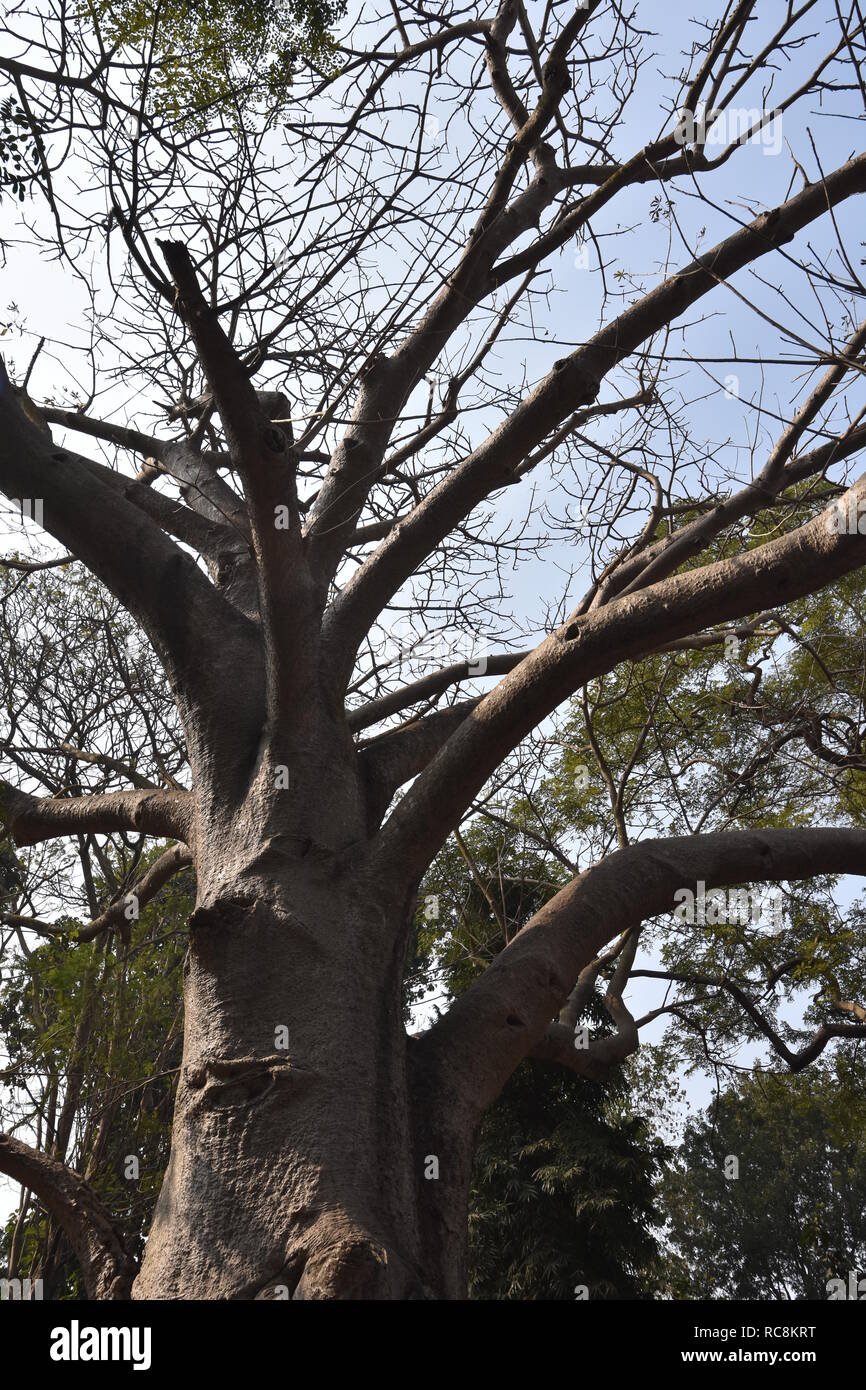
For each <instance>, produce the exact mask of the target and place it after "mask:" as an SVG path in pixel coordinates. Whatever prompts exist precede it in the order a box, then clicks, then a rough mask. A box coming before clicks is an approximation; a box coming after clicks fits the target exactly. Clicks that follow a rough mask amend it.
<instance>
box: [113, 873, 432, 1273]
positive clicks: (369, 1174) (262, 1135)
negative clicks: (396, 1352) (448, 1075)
mask: <svg viewBox="0 0 866 1390" xmlns="http://www.w3.org/2000/svg"><path fill="white" fill-rule="evenodd" d="M309 859H310V861H311V862H304V861H302V862H301V864H300V865H298V864H295V865H294V866H293V868H292V871H291V873H290V874H286V875H285V876H284V878H283V881H279V879H275V878H272V879H271V880H270V881H267V880H265V879H263V878H262V879H259V880H258V881H257V882H256V883H255V884H254V885H252V886H251V885H250V884H249V883H246V884H237V885H235V896H234V898H233V899H232V896H231V894H230V893H229V891H228V890H227V889H225V888H224V889H223V892H222V894H221V896H220V898H219V900H218V901H217V902H214V903H209V904H208V905H207V906H199V907H198V908H197V910H196V912H195V913H194V915H193V918H192V921H191V928H190V947H189V953H188V957H187V961H186V965H185V969H184V976H185V979H184V989H185V1009H186V1034H185V1041H184V1054H183V1062H182V1067H181V1074H180V1079H179V1085H178V1092H177V1099H176V1108H175V1116H174V1126H173V1134H172V1151H171V1158H170V1162H169V1166H168V1170H167V1172H166V1176H165V1180H164V1182H163V1186H162V1190H161V1193H160V1196H159V1200H158V1204H157V1209H156V1215H155V1219H154V1223H153V1227H152V1230H151V1233H150V1236H149V1239H148V1243H147V1249H146V1253H145V1258H144V1262H143V1267H142V1271H141V1274H140V1275H139V1278H138V1280H137V1281H136V1284H135V1289H134V1295H133V1296H134V1297H135V1298H161V1299H171V1298H190V1297H194V1298H225V1299H254V1298H286V1297H292V1298H297V1299H309V1298H329V1299H348V1298H365V1299H405V1298H423V1297H427V1296H434V1295H435V1292H436V1290H434V1289H433V1288H431V1287H429V1285H428V1284H427V1282H426V1278H425V1275H424V1274H423V1272H422V1258H421V1253H422V1252H421V1240H420V1234H419V1219H418V1204H417V1196H416V1194H417V1189H418V1182H419V1175H418V1172H417V1162H416V1154H415V1149H414V1140H413V1118H412V1110H411V1106H410V1102H409V1090H408V1081H407V1058H406V1050H407V1045H406V1038H405V1032H404V1028H403V1024H402V1009H401V1000H400V989H401V966H402V960H401V959H397V958H396V956H395V954H394V950H393V946H392V945H391V944H390V943H391V942H393V940H394V939H398V940H399V939H400V932H399V931H396V932H395V931H394V930H392V927H393V922H392V921H390V920H389V916H390V914H389V912H388V911H387V909H386V910H383V909H382V908H381V907H377V908H374V909H371V906H370V904H371V903H376V902H377V898H376V896H375V895H374V894H372V893H370V892H369V885H368V884H366V883H365V874H364V870H363V866H361V865H357V866H355V868H354V870H353V869H351V868H349V869H346V868H344V869H343V872H342V873H340V872H339V870H338V869H336V866H335V865H334V864H333V863H331V862H328V858H327V856H319V855H317V854H316V853H311V854H310V856H309ZM317 859H321V860H322V862H315V861H316V860H317ZM335 873H336V875H337V881H336V882H334V881H333V878H334V874H335ZM289 878H290V879H291V883H288V882H287V881H286V880H287V879H289ZM200 897H201V895H200ZM379 901H381V895H380V897H379ZM391 908H392V910H393V905H391ZM383 976H384V977H386V978H387V980H388V987H387V989H386V991H385V993H384V994H383V992H382V988H381V983H382V979H383ZM420 1180H421V1181H423V1178H421V1179H420Z"/></svg>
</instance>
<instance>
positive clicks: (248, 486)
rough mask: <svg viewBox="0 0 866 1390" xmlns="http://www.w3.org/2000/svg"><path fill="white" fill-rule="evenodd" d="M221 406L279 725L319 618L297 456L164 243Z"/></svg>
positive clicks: (306, 664) (297, 688)
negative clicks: (243, 504) (240, 493)
mask: <svg viewBox="0 0 866 1390" xmlns="http://www.w3.org/2000/svg"><path fill="white" fill-rule="evenodd" d="M160 249H161V251H162V253H163V255H164V256H165V260H166V263H167V265H168V267H169V270H170V271H171V275H172V279H173V280H174V283H175V285H176V286H177V306H178V309H179V311H180V313H181V315H182V317H183V321H184V323H185V324H186V326H187V328H188V329H189V332H190V335H191V336H192V339H193V342H194V343H195V347H196V351H197V353H198V356H199V360H200V362H201V365H202V368H203V369H204V372H205V375H206V377H207V380H208V384H209V385H210V388H211V391H212V393H213V398H214V402H215V404H216V406H217V409H218V410H219V414H220V419H221V421H222V425H223V429H224V430H225V435H226V439H227V442H228V446H229V452H230V454H231V457H232V460H233V462H234V464H235V466H236V468H237V470H238V473H239V475H240V477H241V480H242V482H243V486H244V494H245V496H246V499H247V507H248V511H249V520H250V526H251V532H252V543H253V548H254V552H255V558H256V566H257V572H258V594H259V611H260V613H261V618H262V625H263V630H264V638H265V656H266V671H267V703H268V713H269V715H270V716H271V719H272V721H273V723H274V725H276V724H279V722H280V721H281V719H283V718H284V717H286V716H288V715H290V714H291V713H292V711H293V709H294V708H295V707H296V705H297V702H298V700H299V699H304V698H309V692H310V685H311V682H312V679H313V656H314V650H313V649H314V643H315V635H317V633H318V617H317V614H316V613H315V610H314V603H313V594H312V584H311V580H310V576H309V573H308V566H307V560H306V555H305V553H304V547H303V543H302V537H301V520H300V510H299V507H298V495H297V487H296V479H295V472H296V467H297V455H296V454H295V452H294V450H293V449H292V448H291V447H290V443H289V440H288V439H287V438H286V435H285V434H284V433H283V430H282V429H281V428H279V427H278V426H277V425H275V424H273V423H272V422H271V420H270V419H269V417H268V414H267V411H266V410H265V409H264V407H263V406H262V404H261V402H260V400H259V398H258V396H257V395H256V392H255V390H254V388H253V385H252V383H251V381H250V377H249V372H248V370H247V368H246V367H245V366H244V365H243V363H242V362H241V360H240V358H239V356H238V354H237V352H236V351H235V349H234V347H233V345H232V344H231V343H230V341H229V339H228V337H227V336H226V334H225V333H224V331H223V328H222V325H221V324H220V322H219V319H218V317H217V315H216V313H215V312H214V310H213V309H212V308H211V306H210V305H209V304H208V303H207V301H206V300H205V298H204V296H203V294H202V292H201V289H200V287H199V284H198V280H197V278H196V273H195V269H194V267H193V264H192V261H191V259H190V256H189V252H188V251H187V249H186V247H185V246H184V245H183V244H182V243H179V242H161V243H160Z"/></svg>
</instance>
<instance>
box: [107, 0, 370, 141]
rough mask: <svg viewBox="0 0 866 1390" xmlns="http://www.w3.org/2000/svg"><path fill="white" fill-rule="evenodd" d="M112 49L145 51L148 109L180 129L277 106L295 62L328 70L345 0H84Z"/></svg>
mask: <svg viewBox="0 0 866 1390" xmlns="http://www.w3.org/2000/svg"><path fill="white" fill-rule="evenodd" d="M88 11H89V12H90V13H91V14H92V16H93V17H94V19H95V20H96V21H97V22H98V23H99V25H100V27H101V29H102V33H103V37H104V38H105V39H107V40H108V41H109V42H111V43H113V44H118V45H123V46H128V47H131V48H136V49H143V50H144V52H145V54H146V55H147V61H148V72H147V77H146V79H145V81H146V84H147V93H148V97H149V101H150V103H151V109H153V110H154V111H157V112H158V113H159V114H160V115H163V116H166V117H167V118H168V119H170V120H171V121H172V122H173V123H174V124H175V125H177V126H178V128H180V129H185V128H187V127H190V126H192V127H195V126H199V125H201V123H202V122H203V120H204V119H205V118H206V117H207V116H214V115H220V116H222V117H224V118H227V119H229V120H230V121H234V120H236V119H237V118H238V117H239V116H240V114H241V112H242V111H244V110H245V109H247V108H249V107H250V106H252V105H253V104H254V103H256V102H266V103H268V104H269V105H272V106H279V105H280V104H281V102H282V100H283V99H284V98H285V95H286V92H287V91H288V88H289V87H290V86H291V82H292V73H293V71H294V70H295V69H296V67H297V65H298V64H299V63H300V62H301V61H307V62H309V63H312V64H316V65H319V66H324V67H327V66H328V65H329V64H330V63H331V62H332V59H333V50H334V45H333V41H332V39H331V37H330V29H331V27H332V26H333V25H334V24H335V23H336V22H337V21H338V20H339V19H340V18H341V17H342V16H343V15H344V14H345V11H346V4H345V0H275V3H272V0H167V2H166V3H164V4H160V5H153V4H149V3H147V0H90V3H89V4H88Z"/></svg>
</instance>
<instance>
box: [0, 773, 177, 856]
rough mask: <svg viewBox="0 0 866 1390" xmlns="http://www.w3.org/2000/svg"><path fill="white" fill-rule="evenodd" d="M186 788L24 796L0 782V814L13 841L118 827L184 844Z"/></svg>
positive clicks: (108, 831) (37, 840)
mask: <svg viewBox="0 0 866 1390" xmlns="http://www.w3.org/2000/svg"><path fill="white" fill-rule="evenodd" d="M194 805H195V799H194V797H193V794H192V792H187V791H148V790H144V791H130V792H104V793H101V794H100V793H96V794H94V795H93V796H69V797H66V796H47V797H37V796H30V795H28V793H27V792H22V791H18V790H17V789H16V788H15V787H13V786H12V785H11V784H10V783H9V782H0V815H2V818H3V821H4V822H5V824H6V825H7V827H8V829H9V831H10V833H11V834H12V837H13V839H14V840H15V843H16V844H18V845H35V844H39V843H40V842H41V841H43V840H53V839H57V838H58V837H60V836H64V835H88V834H90V835H111V834H113V833H114V832H115V831H118V830H132V831H138V832H139V833H141V834H145V835H157V836H171V837H172V838H173V839H178V840H182V841H183V842H184V843H185V844H190V843H191V842H192V839H193V832H194V823H193V815H194Z"/></svg>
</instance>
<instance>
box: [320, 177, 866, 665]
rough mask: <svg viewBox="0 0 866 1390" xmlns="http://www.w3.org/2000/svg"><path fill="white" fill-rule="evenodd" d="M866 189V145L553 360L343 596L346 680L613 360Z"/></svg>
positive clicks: (337, 623)
mask: <svg viewBox="0 0 866 1390" xmlns="http://www.w3.org/2000/svg"><path fill="white" fill-rule="evenodd" d="M864 189H866V155H860V156H858V157H857V158H855V159H852V160H849V162H848V163H847V164H844V165H842V166H841V167H840V168H839V169H836V170H835V171H834V172H833V173H832V174H828V175H827V177H826V178H825V179H824V180H823V181H822V182H821V183H818V184H810V185H809V186H808V187H806V188H804V189H803V190H802V192H800V193H798V194H797V195H796V196H795V197H793V198H791V199H789V201H788V202H786V203H784V204H782V205H781V206H779V207H776V208H774V209H772V210H771V211H769V212H766V213H762V214H761V215H760V216H759V217H756V218H755V219H754V220H753V221H752V222H750V223H748V224H747V225H746V226H744V227H741V228H740V229H739V230H738V231H736V232H734V233H733V234H732V235H731V236H729V237H727V238H726V239H725V240H724V241H721V242H719V243H718V244H717V245H716V246H715V247H713V248H712V250H710V251H708V252H706V254H705V255H703V256H700V257H699V258H698V259H697V260H695V261H693V262H692V263H691V264H690V265H688V266H686V267H685V268H684V269H683V270H681V271H678V272H677V273H676V274H674V275H672V276H670V277H669V278H668V279H667V280H665V281H663V282H662V284H660V285H659V286H658V287H657V288H656V289H654V290H652V291H650V293H649V294H647V295H644V296H643V298H642V299H640V300H638V302H637V303H636V304H634V305H632V306H631V307H630V308H629V309H626V310H625V312H624V313H622V314H620V315H619V317H618V318H616V319H614V320H613V321H612V323H610V324H608V325H607V326H606V327H605V328H603V329H602V330H601V331H600V332H599V333H597V334H595V336H594V337H593V338H591V339H590V340H589V342H587V343H586V344H584V345H583V346H582V347H580V348H577V349H576V350H575V351H574V352H573V353H571V355H570V356H568V357H565V358H562V359H561V360H560V361H559V362H557V363H555V364H554V367H553V369H552V370H551V371H550V372H549V373H548V374H547V376H546V377H545V378H544V379H543V380H542V381H541V382H540V384H539V385H538V386H537V387H536V388H535V390H534V391H533V392H532V393H531V395H530V396H528V397H527V398H526V399H525V400H524V401H523V402H522V403H521V405H519V406H518V407H517V409H516V410H515V411H513V412H512V414H511V415H509V416H508V418H507V419H506V420H505V421H503V423H502V424H501V425H500V426H499V427H498V428H497V429H496V430H494V432H493V433H492V434H491V435H490V436H488V438H487V439H486V440H485V441H484V442H483V443H482V444H481V445H479V447H478V448H477V449H475V450H473V452H472V453H471V454H469V455H468V456H467V457H466V458H465V459H464V460H463V462H462V463H460V464H459V465H458V466H457V467H456V468H455V469H454V470H453V471H452V472H451V473H449V474H448V476H447V477H446V478H445V479H444V480H443V481H442V482H441V483H439V484H438V485H437V486H436V487H435V488H433V490H432V491H431V492H430V493H429V494H428V495H427V496H426V497H425V498H424V500H423V501H422V502H421V503H420V504H419V505H418V506H417V507H416V508H415V509H414V511H413V512H411V513H410V514H409V516H408V517H406V518H404V519H403V520H402V521H400V522H399V523H398V524H397V526H396V527H395V528H394V530H393V531H392V532H391V533H390V534H389V535H388V537H387V539H386V540H384V541H383V542H382V544H381V545H380V546H379V547H378V548H377V549H376V550H375V551H374V552H373V554H372V555H371V556H369V557H368V559H367V560H365V562H364V564H363V565H362V566H361V567H360V569H359V570H358V571H357V572H356V574H354V575H353V576H352V578H351V580H350V581H349V583H348V584H347V585H346V586H345V588H344V589H343V591H342V593H341V594H340V595H339V597H338V598H337V599H336V600H335V602H334V604H333V606H332V609H331V612H330V614H329V617H328V621H327V626H326V631H327V633H328V638H329V641H330V642H331V643H332V644H333V645H334V647H335V648H336V649H338V650H339V651H340V653H341V660H342V675H343V678H344V679H345V680H346V681H347V682H348V679H349V673H350V670H351V663H352V662H353V660H354V656H355V653H356V651H357V650H358V647H359V645H360V643H361V641H362V640H363V637H364V634H365V632H367V631H368V629H369V628H370V626H371V625H372V623H373V622H374V621H375V619H376V617H377V615H378V614H379V613H380V612H381V610H382V608H383V607H384V605H385V604H386V603H387V602H388V600H389V599H390V598H391V597H392V596H393V595H394V594H395V593H396V592H397V590H398V589H399V588H400V586H401V585H402V584H403V583H405V581H406V580H407V579H408V578H409V576H410V575H411V574H412V573H413V572H414V570H415V569H416V568H417V566H418V565H419V564H421V563H422V562H423V561H424V559H425V558H426V557H427V556H428V555H429V554H431V553H432V552H433V551H434V550H435V548H436V546H437V545H439V544H441V542H442V541H443V540H444V539H445V537H446V536H447V535H449V533H450V532H451V531H452V530H453V529H454V528H455V526H457V525H458V524H459V523H460V522H461V521H462V520H463V519H464V518H465V517H466V516H468V515H469V513H470V512H471V511H472V510H473V509H474V508H475V507H476V506H478V504H479V503H480V502H482V501H483V500H484V499H485V498H487V497H488V496H489V495H490V494H491V493H492V492H495V491H497V490H498V489H500V488H502V487H505V486H507V485H508V484H510V483H512V482H514V481H515V474H516V471H517V470H518V469H519V466H520V464H521V463H522V462H523V460H524V459H525V458H526V457H527V455H528V454H529V453H530V452H531V450H532V449H533V448H535V447H536V446H537V445H538V444H540V443H541V441H542V440H543V439H544V437H545V436H546V435H547V434H548V433H549V432H550V431H551V430H554V429H555V428H556V427H557V426H558V425H559V424H560V422H561V421H562V420H564V419H565V418H566V417H567V416H568V415H569V414H571V413H572V412H573V411H574V410H575V409H576V408H578V407H581V406H584V405H589V404H590V403H591V402H592V401H594V400H595V398H596V396H597V394H598V390H599V386H600V384H601V382H602V380H603V379H604V377H605V376H606V375H607V374H608V373H609V372H610V371H611V370H612V368H613V367H615V366H616V365H617V364H618V363H620V362H622V361H624V360H625V359H626V358H627V357H629V356H630V355H631V354H632V353H633V352H634V351H635V349H636V348H637V347H639V346H640V344H641V343H643V342H645V341H646V339H647V338H649V337H651V336H652V335H653V334H654V333H656V332H657V331H658V330H659V329H661V328H663V327H664V326H666V325H668V324H670V323H672V322H673V321H674V320H675V319H676V318H678V317H679V316H680V315H681V314H682V313H684V312H685V310H686V309H688V308H689V307H691V306H692V305H693V304H695V303H697V302H698V300H700V299H701V298H702V297H703V296H704V295H706V294H708V293H709V292H710V291H711V290H712V289H714V288H716V286H718V285H719V284H721V283H723V282H724V281H725V280H727V279H729V278H730V277H731V276H732V275H734V274H735V273H736V272H737V271H738V270H742V269H743V268H744V267H745V266H747V265H749V264H750V263H751V262H753V261H755V260H757V259H758V258H760V257H761V256H764V255H766V254H767V253H768V252H770V251H773V250H776V249H777V248H778V247H780V246H783V245H785V244H786V243H787V242H789V241H791V240H792V239H793V238H794V236H795V235H796V234H797V232H799V231H801V230H802V229H803V228H804V227H806V226H808V225H809V224H810V223H811V222H813V221H815V220H816V218H818V217H820V216H821V215H822V213H824V212H826V211H827V209H828V208H831V207H833V206H835V205H837V204H838V203H840V202H842V201H844V200H845V199H846V198H849V197H851V196H852V195H854V194H856V193H861V192H863V191H864Z"/></svg>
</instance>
